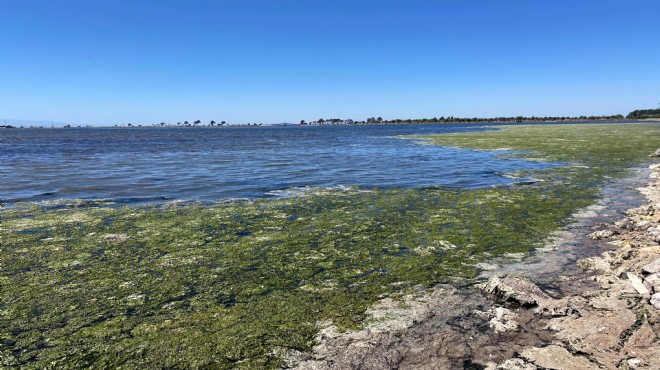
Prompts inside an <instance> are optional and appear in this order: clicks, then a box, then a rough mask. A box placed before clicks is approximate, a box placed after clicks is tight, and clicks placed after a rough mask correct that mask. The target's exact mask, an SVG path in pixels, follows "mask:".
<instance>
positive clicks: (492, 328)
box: [278, 150, 660, 370]
mask: <svg viewBox="0 0 660 370" xmlns="http://www.w3.org/2000/svg"><path fill="white" fill-rule="evenodd" d="M659 152H660V150H659ZM659 152H656V153H655V154H654V156H660V153H659ZM649 170H650V181H649V182H648V184H647V185H646V186H644V187H643V188H641V189H639V190H640V192H641V193H642V194H643V195H644V197H645V199H646V201H645V204H643V205H642V206H640V207H636V208H632V209H629V210H627V211H626V215H625V217H623V218H622V219H619V220H617V221H616V222H614V223H612V224H608V225H604V226H603V227H602V228H601V229H600V230H597V231H596V232H594V233H591V234H589V238H590V239H591V240H592V241H593V242H594V243H597V244H601V246H602V249H603V250H607V251H606V252H604V253H602V254H601V255H600V256H595V257H588V258H584V259H580V260H578V261H577V266H578V267H579V268H577V269H571V271H570V272H569V271H567V272H566V274H559V276H557V277H556V279H554V280H555V281H552V282H546V283H544V284H543V285H541V286H538V285H536V284H534V283H532V282H531V281H530V280H535V279H526V278H525V277H522V276H516V275H513V274H511V273H509V274H508V275H503V276H497V275H496V276H492V277H491V278H490V279H489V280H488V281H487V282H485V283H483V284H478V285H476V286H471V287H461V288H460V289H459V288H457V287H456V286H453V285H449V284H447V285H438V286H436V287H435V288H434V289H433V290H432V291H431V293H430V294H429V293H428V291H422V290H421V289H420V291H419V292H418V293H416V294H410V295H408V296H406V297H404V299H403V300H392V299H390V298H384V299H382V300H381V301H380V302H379V304H377V305H376V306H374V307H372V308H370V309H369V310H368V314H369V315H370V317H372V318H373V320H372V322H371V323H369V324H368V325H367V326H366V327H365V328H364V329H362V330H360V331H355V332H348V333H340V332H338V330H337V328H336V327H334V326H333V325H331V323H321V325H320V326H321V330H320V331H319V334H318V336H317V338H316V339H317V343H318V344H317V345H316V346H315V347H314V350H313V353H311V354H308V353H301V352H296V351H290V350H288V351H282V352H281V353H278V355H280V356H283V357H284V358H285V359H286V360H287V361H288V363H289V365H290V366H289V367H290V368H296V369H337V368H342V369H480V370H482V369H487V370H505V369H506V370H514V369H519V370H532V369H660V342H659V340H660V164H654V165H651V166H650V167H649ZM573 270H576V271H579V273H575V271H573ZM475 290H480V291H481V293H482V294H479V292H477V291H475Z"/></svg>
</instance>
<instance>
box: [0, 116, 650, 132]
mask: <svg viewBox="0 0 660 370" xmlns="http://www.w3.org/2000/svg"><path fill="white" fill-rule="evenodd" d="M648 122H660V118H643V119H635V120H626V119H586V120H580V119H577V120H531V119H530V120H522V121H517V120H516V121H510V120H490V119H488V118H485V119H480V118H479V119H477V120H476V121H474V120H461V119H458V120H454V121H443V122H426V121H424V122H392V121H384V122H353V123H305V124H299V123H287V124H281V123H260V124H256V123H255V124H227V125H222V126H219V125H214V126H211V125H179V126H177V125H164V126H160V125H131V126H127V125H121V126H119V125H113V126H92V125H84V126H83V125H77V126H73V125H66V126H59V127H47V126H13V125H0V129H3V128H5V129H44V130H45V129H81V128H82V129H138V128H143V129H144V128H149V129H170V128H208V129H216V128H235V127H305V126H307V127H314V126H317V127H318V126H400V125H465V124H473V125H483V124H497V125H506V124H525V123H531V124H557V123H566V124H571V123H576V124H580V123H648Z"/></svg>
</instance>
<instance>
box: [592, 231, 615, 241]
mask: <svg viewBox="0 0 660 370" xmlns="http://www.w3.org/2000/svg"><path fill="white" fill-rule="evenodd" d="M615 234H616V233H615V232H614V231H612V230H607V229H606V230H600V231H596V232H594V233H591V234H589V235H587V236H588V237H589V238H590V239H594V240H599V239H605V238H609V237H611V236H613V235H615Z"/></svg>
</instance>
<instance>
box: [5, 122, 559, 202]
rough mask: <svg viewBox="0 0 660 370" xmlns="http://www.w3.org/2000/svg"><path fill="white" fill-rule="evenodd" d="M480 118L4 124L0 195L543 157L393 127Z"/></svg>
mask: <svg viewBox="0 0 660 370" xmlns="http://www.w3.org/2000/svg"><path fill="white" fill-rule="evenodd" d="M484 129H487V128H486V126H477V125H391V126H325V127H318V126H315V127H310V126H288V127H222V128H210V127H209V128H205V127H200V128H121V129H117V128H102V129H3V130H2V131H0V138H1V140H0V153H1V164H0V171H2V174H1V177H0V181H1V184H2V186H0V200H2V201H3V202H6V203H12V202H17V201H43V200H55V199H62V198H69V199H71V198H76V199H78V198H80V199H99V198H103V199H111V200H115V201H119V202H126V203H133V202H160V201H165V200H171V199H183V200H218V199H224V198H246V197H248V198H251V197H263V196H272V195H271V194H273V193H272V192H273V191H274V190H283V189H289V188H294V187H331V186H337V185H349V186H350V185H358V186H364V187H381V188H392V187H428V186H446V187H460V188H478V187H486V186H494V185H500V184H507V183H511V182H513V181H516V180H512V179H510V178H507V177H504V176H503V175H504V174H505V173H507V172H510V171H513V170H519V169H533V168H541V167H544V166H548V164H542V163H535V162H528V161H524V160H520V159H501V158H497V155H496V154H495V153H493V152H484V151H473V150H464V149H453V148H443V147H437V146H431V145H423V144H421V143H419V142H417V141H414V140H402V139H400V138H396V136H398V135H416V134H432V133H446V132H467V131H476V130H484Z"/></svg>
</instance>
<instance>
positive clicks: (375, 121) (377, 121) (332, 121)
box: [300, 114, 624, 125]
mask: <svg viewBox="0 0 660 370" xmlns="http://www.w3.org/2000/svg"><path fill="white" fill-rule="evenodd" d="M622 119H624V117H623V115H622V114H614V115H610V116H577V117H568V116H565V117H548V116H545V117H536V116H531V117H525V116H516V117H491V118H478V117H472V118H469V117H454V116H449V117H444V116H443V117H440V118H438V117H433V118H416V119H391V120H386V119H383V118H382V117H369V118H367V119H366V120H364V121H356V120H353V119H341V118H329V119H324V118H319V119H318V120H316V121H310V122H306V121H305V120H302V121H300V124H301V125H392V124H432V123H489V122H490V123H495V122H580V121H615V120H622Z"/></svg>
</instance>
